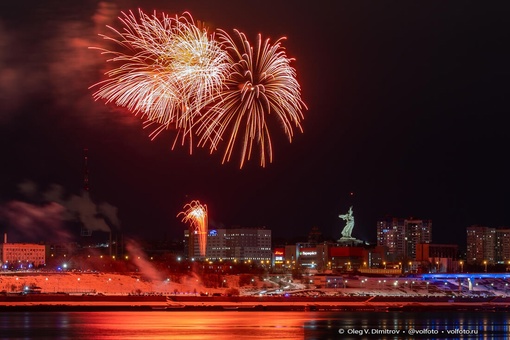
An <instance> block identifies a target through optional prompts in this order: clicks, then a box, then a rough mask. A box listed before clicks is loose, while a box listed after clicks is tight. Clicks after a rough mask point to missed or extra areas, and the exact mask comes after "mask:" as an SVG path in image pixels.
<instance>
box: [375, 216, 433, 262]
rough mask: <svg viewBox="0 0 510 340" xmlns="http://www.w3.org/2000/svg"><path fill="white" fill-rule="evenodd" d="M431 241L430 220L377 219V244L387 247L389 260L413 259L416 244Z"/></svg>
mask: <svg viewBox="0 0 510 340" xmlns="http://www.w3.org/2000/svg"><path fill="white" fill-rule="evenodd" d="M431 241H432V221H431V220H418V219H413V218H410V219H404V218H395V217H389V218H385V219H381V220H379V221H377V245H378V246H385V247H387V249H388V258H389V260H390V261H402V260H415V259H416V247H417V245H418V244H420V243H430V242H431Z"/></svg>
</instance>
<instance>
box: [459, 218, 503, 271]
mask: <svg viewBox="0 0 510 340" xmlns="http://www.w3.org/2000/svg"><path fill="white" fill-rule="evenodd" d="M466 231H467V235H466V236H467V240H466V241H467V256H466V257H467V258H466V261H467V263H470V264H479V265H480V264H484V263H487V264H491V265H492V264H496V263H500V264H503V263H507V262H508V261H509V260H510V229H509V228H490V227H486V226H479V225H472V226H470V227H468V228H467V230H466Z"/></svg>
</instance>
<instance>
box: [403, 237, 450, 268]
mask: <svg viewBox="0 0 510 340" xmlns="http://www.w3.org/2000/svg"><path fill="white" fill-rule="evenodd" d="M458 248H459V246H458V245H456V244H432V243H418V244H417V245H416V259H415V260H416V261H417V262H428V263H430V269H429V271H431V272H436V273H439V272H454V271H457V269H458V263H457V258H458V251H459V249H458ZM411 266H412V265H411Z"/></svg>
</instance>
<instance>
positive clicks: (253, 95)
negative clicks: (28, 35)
mask: <svg viewBox="0 0 510 340" xmlns="http://www.w3.org/2000/svg"><path fill="white" fill-rule="evenodd" d="M123 15H124V16H123V17H121V18H120V20H121V21H122V23H123V25H124V29H123V30H122V31H118V30H115V29H114V28H112V27H110V29H111V30H112V31H113V32H115V34H116V36H117V38H113V37H109V36H106V35H102V36H103V38H104V39H107V40H109V41H113V42H114V43H116V44H117V45H119V46H121V47H122V49H123V52H116V51H111V50H107V49H103V48H96V49H98V50H101V51H102V53H103V54H107V55H111V56H112V58H111V59H109V60H108V62H113V63H118V64H120V66H119V67H116V68H113V69H112V70H110V71H108V72H106V75H107V77H108V78H107V79H106V80H103V81H101V82H99V83H97V84H95V85H92V86H91V88H92V87H98V88H99V89H98V90H97V91H96V92H95V93H94V94H93V96H94V98H95V99H96V100H98V99H104V100H105V101H106V103H110V102H111V103H114V104H116V105H118V106H122V107H126V108H127V109H128V110H130V111H131V112H133V113H134V114H135V115H138V114H140V115H141V118H142V119H144V120H145V121H144V126H145V127H152V128H153V131H152V132H151V133H150V135H149V136H150V137H151V138H152V139H154V138H156V137H157V135H158V134H159V133H161V132H162V131H164V130H165V129H168V128H169V127H172V128H175V129H176V131H177V135H176V137H175V140H174V145H173V147H175V145H176V143H177V141H178V140H181V144H184V143H185V142H186V141H189V148H190V153H191V152H192V149H193V138H194V136H197V137H198V142H197V145H198V146H201V147H207V148H209V150H210V152H211V153H212V152H214V151H216V150H218V149H219V148H220V147H221V144H222V143H225V144H226V147H225V149H224V150H225V151H224V154H223V163H225V162H229V161H230V159H231V157H232V154H233V152H234V149H236V150H237V149H238V150H239V151H240V154H241V161H240V168H242V167H243V165H244V163H245V162H246V161H247V160H250V158H251V157H252V153H254V152H256V149H258V152H259V153H260V165H261V166H262V167H264V166H266V163H267V161H269V162H272V159H273V149H272V143H271V135H270V129H269V127H268V121H269V120H273V121H276V122H278V123H279V124H280V125H281V127H282V129H283V131H284V133H285V135H286V136H287V138H288V140H289V141H290V142H291V141H292V138H293V135H294V131H295V130H298V131H301V132H302V131H303V130H302V126H301V121H302V120H303V113H302V111H303V110H304V109H307V107H306V105H305V103H304V102H303V101H302V99H301V88H300V85H299V83H298V82H297V80H296V71H295V69H294V68H293V67H291V65H290V64H291V62H292V61H293V59H292V58H288V57H287V55H286V53H285V49H284V48H283V46H282V41H283V40H284V39H285V38H280V39H278V40H276V41H275V42H274V43H270V40H269V39H266V40H263V39H262V36H261V35H260V34H259V35H258V39H257V42H256V44H255V45H253V46H252V45H251V44H250V42H249V41H248V39H247V38H246V35H245V34H244V33H241V32H239V31H238V30H234V32H235V35H234V37H235V38H232V37H231V36H229V35H228V34H227V33H226V32H225V31H223V30H218V31H217V37H215V35H214V34H209V33H208V32H207V29H206V28H204V27H201V26H200V25H198V24H195V22H194V20H193V18H192V17H191V15H190V14H189V13H187V12H185V13H184V14H183V15H182V16H176V17H169V16H167V15H165V14H163V13H162V14H161V16H160V17H158V16H157V15H156V13H154V14H153V15H152V16H149V15H147V14H145V13H143V12H142V11H141V10H139V18H137V17H136V16H135V15H134V14H133V13H132V12H129V14H126V13H123ZM269 117H273V118H271V119H269Z"/></svg>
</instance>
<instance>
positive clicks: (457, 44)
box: [0, 0, 510, 243]
mask: <svg viewBox="0 0 510 340" xmlns="http://www.w3.org/2000/svg"><path fill="white" fill-rule="evenodd" d="M138 8H141V9H143V10H144V11H145V12H147V13H151V12H153V11H157V12H164V13H166V14H168V15H170V16H174V15H180V14H182V13H183V12H184V11H189V12H190V13H191V14H192V15H193V18H194V19H195V20H200V21H204V22H205V23H206V24H209V25H211V27H221V28H222V29H225V30H226V31H228V32H232V31H233V30H234V29H239V30H241V31H243V32H245V33H246V34H247V36H248V37H249V38H250V39H255V38H256V35H257V34H258V33H261V34H262V35H263V36H264V37H269V38H270V39H271V41H272V42H275V41H276V40H277V39H279V38H280V37H283V36H284V37H286V39H285V40H284V41H283V43H282V44H283V46H284V47H285V49H286V53H287V54H288V56H289V57H291V58H295V60H293V62H292V64H291V65H292V66H293V67H294V68H295V69H296V72H297V79H298V81H299V83H300V85H301V95H302V99H303V101H304V102H305V103H306V105H307V107H308V110H306V111H304V113H303V114H304V119H303V121H302V122H301V123H302V127H303V133H297V134H296V135H295V136H294V138H293V141H292V143H288V140H286V137H285V134H284V133H283V130H278V129H279V128H280V127H279V126H273V127H272V130H271V134H272V138H273V153H274V155H273V156H274V159H273V162H272V163H269V164H267V165H266V167H264V168H262V167H260V166H259V164H258V159H257V156H254V157H253V159H251V160H248V161H246V163H245V165H244V167H243V169H239V166H238V164H237V163H236V162H230V163H227V164H223V165H222V164H221V160H222V155H221V154H209V150H207V149H200V148H198V149H196V150H193V154H192V155H189V150H188V149H187V148H186V147H181V148H176V149H174V150H171V146H172V143H173V140H174V134H173V132H175V131H163V132H162V133H161V134H160V136H158V138H157V139H155V140H154V141H151V140H150V138H149V136H148V135H149V131H147V130H144V129H143V124H142V120H141V119H140V118H139V117H134V116H133V115H132V114H130V113H129V112H127V111H126V110H122V109H119V108H115V107H113V106H109V105H105V103H103V102H100V101H95V100H94V98H93V96H92V94H93V91H92V90H90V89H89V87H90V86H91V85H92V84H94V83H97V82H98V81H101V80H102V79H104V76H103V74H104V72H105V71H106V65H105V57H104V56H101V55H100V54H99V53H98V52H97V51H95V50H91V49H89V47H92V46H97V45H98V44H102V43H103V40H102V38H101V37H100V36H99V35H98V34H100V33H103V34H104V33H106V32H107V29H106V25H112V26H114V27H117V28H118V27H120V22H119V20H118V18H117V17H119V16H121V11H129V10H133V11H136V10H137V9H138ZM0 9H1V11H0V13H1V14H0V46H2V52H0V69H1V70H2V77H1V78H0V136H1V137H0V138H1V141H0V147H1V150H0V152H1V153H2V155H3V162H2V167H1V170H0V174H1V175H2V176H0V177H1V178H0V231H2V232H8V233H9V234H11V233H15V232H16V231H18V233H20V231H21V230H23V232H21V233H20V234H21V235H23V234H26V235H32V236H40V237H60V236H65V237H67V236H68V235H66V234H65V230H64V228H63V225H65V224H66V223H68V222H72V221H73V220H77V219H78V220H81V222H82V223H87V224H88V223H91V224H92V225H91V227H92V228H93V229H94V228H95V229H96V230H105V229H108V228H115V229H118V230H122V232H123V233H126V234H129V235H134V236H135V235H136V236H138V237H140V238H158V237H161V235H166V236H169V237H180V235H182V231H183V230H185V229H186V228H187V226H186V224H185V223H183V222H182V221H181V219H180V218H178V217H177V215H178V213H179V212H180V210H181V209H182V207H183V206H184V204H186V203H187V202H190V201H192V200H199V201H200V202H202V203H203V204H206V205H207V207H208V215H209V225H210V228H215V227H221V226H226V227H233V226H241V227H262V226H264V227H266V228H268V229H271V230H272V231H273V235H274V237H288V236H295V237H300V236H304V237H306V235H308V233H309V232H310V230H311V229H312V228H313V227H314V226H316V227H318V228H319V229H320V230H321V231H322V232H323V234H324V235H327V236H330V237H332V238H336V239H337V238H339V237H340V232H341V231H342V228H343V227H344V221H343V220H342V219H340V218H339V215H340V214H344V213H346V211H347V210H348V209H349V207H350V206H351V205H352V206H353V209H354V215H355V218H356V226H355V228H354V229H353V232H352V234H353V236H354V237H356V238H359V239H363V240H368V241H372V242H375V240H376V222H377V220H378V219H380V218H384V217H385V216H387V215H388V216H393V217H399V218H411V217H413V218H416V219H427V220H428V219H430V220H431V221H432V223H433V232H432V240H433V242H434V243H454V242H461V243H464V242H463V241H458V240H459V235H461V237H462V239H464V238H465V234H466V232H465V230H466V228H467V227H469V226H471V225H476V224H478V225H485V226H489V227H493V228H496V227H500V226H505V225H506V226H508V225H510V222H509V221H510V218H509V217H508V215H507V213H506V202H507V199H506V195H507V194H508V192H509V189H510V181H509V180H508V175H507V174H508V173H509V170H510V168H509V165H508V164H507V163H508V162H506V161H505V154H506V153H505V151H506V149H507V145H508V142H507V141H506V139H505V133H506V124H504V122H505V120H504V119H505V116H506V112H507V111H508V109H505V107H507V104H506V101H505V95H506V94H508V89H509V87H508V85H507V82H506V79H507V78H508V73H509V69H508V66H507V60H508V59H509V58H508V57H509V54H510V53H509V50H508V47H507V43H506V42H507V41H508V30H506V15H505V14H506V13H508V9H509V5H508V4H504V3H497V4H496V3H492V4H484V5H483V6H482V5H480V4H479V3H477V2H471V1H453V2H448V3H423V2H422V3H408V2H405V1H397V2H392V3H391V4H389V3H379V2H375V1H362V2H356V3H350V2H347V1H338V2H334V3H330V2H327V1H320V2H318V3H316V4H314V5H313V6H312V5H309V4H293V5H292V7H289V5H288V4H285V3H274V2H266V1H263V2H259V3H257V5H254V4H248V3H247V4H241V3H238V2H233V1H227V0H222V1H219V2H216V3H215V4H211V3H209V2H206V1H199V0H196V1H187V2H185V3H182V2H179V1H165V2H163V1H145V2H143V4H141V3H136V2H134V1H131V0H118V1H105V2H97V1H88V2H83V3H81V4H67V5H65V6H63V5H61V4H59V3H58V1H48V2H45V3H44V4H42V3H39V4H34V5H32V6H25V5H24V4H21V3H11V2H9V3H2V4H1V5H0ZM247 13H250V14H249V15H247ZM84 148H88V164H87V166H88V170H89V172H88V180H89V182H88V184H89V187H90V192H89V194H88V196H87V195H84V194H83V193H82V190H83V188H84V178H85V174H84V160H83V149H84ZM236 156H238V155H236ZM94 212H95V213H94ZM85 216H88V217H87V218H85ZM462 239H461V240H462Z"/></svg>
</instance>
